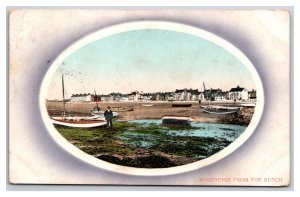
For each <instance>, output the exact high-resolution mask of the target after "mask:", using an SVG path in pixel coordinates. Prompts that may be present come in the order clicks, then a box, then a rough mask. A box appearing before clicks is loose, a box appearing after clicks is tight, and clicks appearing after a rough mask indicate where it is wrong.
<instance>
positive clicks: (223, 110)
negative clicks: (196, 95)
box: [200, 105, 240, 115]
mask: <svg viewBox="0 0 300 197" xmlns="http://www.w3.org/2000/svg"><path fill="white" fill-rule="evenodd" d="M200 108H201V109H202V111H203V112H205V113H209V114H220V115H226V114H234V113H237V112H239V111H240V107H226V106H211V105H209V106H200Z"/></svg>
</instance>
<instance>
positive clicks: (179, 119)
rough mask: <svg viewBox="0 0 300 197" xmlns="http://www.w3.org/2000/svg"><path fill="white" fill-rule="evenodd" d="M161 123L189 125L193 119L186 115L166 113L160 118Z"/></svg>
mask: <svg viewBox="0 0 300 197" xmlns="http://www.w3.org/2000/svg"><path fill="white" fill-rule="evenodd" d="M161 119H162V124H168V125H182V126H190V125H191V122H192V121H193V119H192V118H191V117H187V116H171V115H166V116H163V117H162V118H161Z"/></svg>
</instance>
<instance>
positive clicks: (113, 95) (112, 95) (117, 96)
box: [108, 92, 122, 102]
mask: <svg viewBox="0 0 300 197" xmlns="http://www.w3.org/2000/svg"><path fill="white" fill-rule="evenodd" d="M108 97H109V99H108V100H109V101H110V102H119V101H121V98H122V94H121V93H119V92H118V93H115V92H113V93H110V94H109V95H108Z"/></svg>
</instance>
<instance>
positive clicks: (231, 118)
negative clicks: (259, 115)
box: [220, 108, 254, 126]
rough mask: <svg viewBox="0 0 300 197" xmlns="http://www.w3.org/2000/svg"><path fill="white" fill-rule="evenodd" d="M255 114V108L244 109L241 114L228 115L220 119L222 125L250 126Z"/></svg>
mask: <svg viewBox="0 0 300 197" xmlns="http://www.w3.org/2000/svg"><path fill="white" fill-rule="evenodd" d="M253 113H254V108H242V109H241V110H240V111H239V112H237V113H234V114H228V115H226V116H224V117H222V118H220V123H225V124H236V125H243V126H247V125H249V123H250V121H251V119H252V116H253Z"/></svg>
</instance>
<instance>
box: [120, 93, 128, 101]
mask: <svg viewBox="0 0 300 197" xmlns="http://www.w3.org/2000/svg"><path fill="white" fill-rule="evenodd" d="M128 100H129V99H128V94H122V96H121V99H120V101H121V102H126V101H128Z"/></svg>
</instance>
